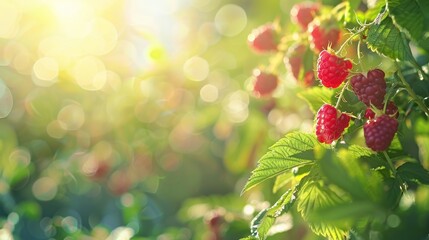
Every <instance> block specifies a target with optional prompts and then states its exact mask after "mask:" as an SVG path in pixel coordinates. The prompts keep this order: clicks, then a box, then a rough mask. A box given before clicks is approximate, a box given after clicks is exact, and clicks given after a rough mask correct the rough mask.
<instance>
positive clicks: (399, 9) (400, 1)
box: [387, 0, 423, 41]
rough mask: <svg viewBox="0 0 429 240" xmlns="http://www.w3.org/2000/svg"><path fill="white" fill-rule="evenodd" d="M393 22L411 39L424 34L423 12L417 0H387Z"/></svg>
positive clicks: (418, 37)
mask: <svg viewBox="0 0 429 240" xmlns="http://www.w3.org/2000/svg"><path fill="white" fill-rule="evenodd" d="M387 3H388V4H387V6H388V8H389V13H390V16H391V17H392V19H393V22H394V23H395V24H396V26H398V27H399V28H400V30H402V31H404V32H405V33H406V34H407V35H408V36H409V37H410V38H411V39H413V40H415V41H419V40H420V38H421V37H422V36H423V13H422V10H421V8H420V6H419V4H418V3H417V1H416V0H387Z"/></svg>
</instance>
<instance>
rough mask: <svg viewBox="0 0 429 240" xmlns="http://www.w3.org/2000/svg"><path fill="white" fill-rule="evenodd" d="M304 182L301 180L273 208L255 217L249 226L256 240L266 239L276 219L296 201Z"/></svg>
mask: <svg viewBox="0 0 429 240" xmlns="http://www.w3.org/2000/svg"><path fill="white" fill-rule="evenodd" d="M306 181H307V179H306V178H305V180H304V179H303V180H302V181H301V182H300V183H299V184H298V185H297V186H295V187H294V188H293V189H289V190H288V191H286V192H285V193H284V194H283V195H282V196H281V197H280V198H279V200H277V202H276V203H275V204H274V205H273V206H271V207H269V208H266V209H264V210H262V211H261V212H260V213H259V214H258V215H256V217H255V218H254V219H253V220H252V223H251V225H250V230H251V234H252V236H254V237H258V239H266V237H267V233H268V231H269V230H270V228H271V226H272V225H273V224H274V222H275V220H276V218H277V217H279V216H280V215H281V214H282V213H284V212H288V211H289V210H290V208H291V207H292V206H293V204H294V203H295V201H296V199H297V196H298V193H299V191H300V189H301V186H303V185H304V184H305V183H306Z"/></svg>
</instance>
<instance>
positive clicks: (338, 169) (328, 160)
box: [320, 150, 383, 202]
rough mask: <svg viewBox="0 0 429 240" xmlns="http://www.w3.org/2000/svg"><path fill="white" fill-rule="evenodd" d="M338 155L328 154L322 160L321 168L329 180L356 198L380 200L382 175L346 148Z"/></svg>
mask: <svg viewBox="0 0 429 240" xmlns="http://www.w3.org/2000/svg"><path fill="white" fill-rule="evenodd" d="M337 156H338V157H333V156H329V155H328V156H326V157H324V158H323V159H322V160H321V161H320V169H321V171H322V172H323V174H324V175H325V176H326V177H327V178H328V179H329V181H331V182H332V183H334V184H335V185H337V186H338V187H340V188H342V189H343V190H344V191H346V192H348V193H349V194H350V195H351V196H352V197H353V198H354V199H357V200H367V199H370V200H371V201H374V202H379V201H380V200H381V197H382V193H383V191H382V189H383V186H382V177H381V175H380V174H379V173H378V172H376V171H373V170H370V169H369V168H368V167H367V166H366V165H365V164H364V163H363V162H361V161H359V159H358V158H356V157H353V154H350V153H349V152H348V151H346V150H340V151H339V152H338V154H337Z"/></svg>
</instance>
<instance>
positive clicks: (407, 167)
mask: <svg viewBox="0 0 429 240" xmlns="http://www.w3.org/2000/svg"><path fill="white" fill-rule="evenodd" d="M397 173H398V175H399V176H400V177H401V178H402V179H404V180H405V181H407V182H415V183H421V184H427V185H429V172H428V171H427V170H426V169H424V168H423V166H422V165H420V164H419V163H413V162H406V163H404V164H402V165H401V166H399V167H398V171H397Z"/></svg>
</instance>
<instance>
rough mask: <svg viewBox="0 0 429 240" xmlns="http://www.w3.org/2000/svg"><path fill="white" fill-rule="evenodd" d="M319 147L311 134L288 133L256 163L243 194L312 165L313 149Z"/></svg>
mask: <svg viewBox="0 0 429 240" xmlns="http://www.w3.org/2000/svg"><path fill="white" fill-rule="evenodd" d="M318 145H320V144H319V143H318V142H317V140H316V138H315V137H314V136H313V135H312V134H304V133H299V132H296V133H290V134H288V135H286V136H285V137H284V138H282V139H281V140H279V141H278V142H276V143H275V144H274V145H273V146H271V147H270V148H269V152H267V153H266V154H265V155H264V156H262V157H261V159H260V160H259V161H258V166H257V167H256V169H255V170H253V171H252V175H251V176H250V178H249V180H248V181H247V183H246V186H245V187H244V189H243V192H246V191H248V190H250V189H251V188H253V187H255V186H256V185H257V184H259V183H261V182H263V181H265V180H267V179H269V178H273V177H276V176H278V175H280V174H282V173H285V172H287V171H291V170H292V169H293V168H295V167H302V166H305V165H308V164H312V163H314V160H313V159H314V151H313V150H314V149H315V148H317V146H318Z"/></svg>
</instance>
